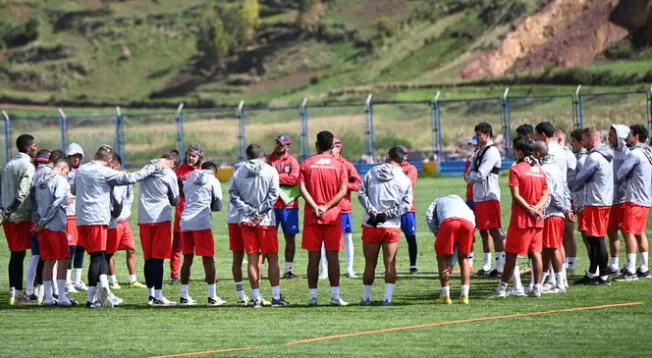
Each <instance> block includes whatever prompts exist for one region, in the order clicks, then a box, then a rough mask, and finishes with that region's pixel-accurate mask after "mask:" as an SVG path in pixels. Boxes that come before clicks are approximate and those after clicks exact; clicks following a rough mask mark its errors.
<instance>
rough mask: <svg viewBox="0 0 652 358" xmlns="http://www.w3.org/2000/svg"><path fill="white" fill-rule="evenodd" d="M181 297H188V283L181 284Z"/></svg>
mask: <svg viewBox="0 0 652 358" xmlns="http://www.w3.org/2000/svg"><path fill="white" fill-rule="evenodd" d="M181 297H183V298H185V299H188V285H181ZM209 297H210V296H209Z"/></svg>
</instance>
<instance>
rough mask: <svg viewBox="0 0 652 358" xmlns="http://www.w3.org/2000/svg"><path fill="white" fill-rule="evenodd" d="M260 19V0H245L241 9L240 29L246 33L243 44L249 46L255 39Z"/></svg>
mask: <svg viewBox="0 0 652 358" xmlns="http://www.w3.org/2000/svg"><path fill="white" fill-rule="evenodd" d="M259 19H260V5H258V0H244V3H243V4H242V8H241V9H240V21H239V27H240V30H241V31H242V33H243V34H244V37H243V40H244V41H243V44H242V46H247V45H248V44H249V43H251V41H252V40H253V39H254V35H255V34H256V28H257V27H258V22H259Z"/></svg>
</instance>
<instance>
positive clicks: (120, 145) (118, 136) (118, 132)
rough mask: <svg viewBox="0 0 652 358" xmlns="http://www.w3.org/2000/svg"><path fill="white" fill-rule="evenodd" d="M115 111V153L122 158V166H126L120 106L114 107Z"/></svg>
mask: <svg viewBox="0 0 652 358" xmlns="http://www.w3.org/2000/svg"><path fill="white" fill-rule="evenodd" d="M115 110H116V112H117V116H116V117H115V152H116V153H118V154H119V155H120V157H121V158H122V166H123V167H126V166H127V158H125V126H124V120H123V119H122V111H120V106H116V107H115Z"/></svg>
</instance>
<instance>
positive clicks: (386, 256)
mask: <svg viewBox="0 0 652 358" xmlns="http://www.w3.org/2000/svg"><path fill="white" fill-rule="evenodd" d="M406 154H407V153H406V152H405V151H404V149H403V147H402V146H398V147H394V148H392V149H390V150H389V152H388V153H387V159H386V160H385V163H384V164H381V165H378V166H375V167H373V168H371V170H369V171H368V172H367V174H366V175H365V177H364V181H363V182H362V186H361V187H360V194H359V195H358V200H359V201H360V204H362V208H363V209H364V211H365V215H364V217H363V218H362V242H363V244H362V245H363V246H362V247H363V252H364V257H365V265H364V275H363V278H362V284H363V293H362V301H361V302H360V304H361V305H362V306H370V305H371V286H372V285H373V283H374V279H375V276H376V264H377V263H378V254H379V253H380V249H381V248H382V250H383V263H384V264H385V296H384V298H383V305H384V306H391V305H392V297H393V295H394V285H395V284H396V252H397V251H398V242H399V240H401V231H400V228H401V217H402V216H403V215H404V214H405V213H407V212H408V211H409V210H410V208H411V207H412V183H411V181H410V179H409V178H408V177H407V176H406V175H405V174H404V173H403V168H402V167H401V164H402V163H403V161H404V160H405V156H406Z"/></svg>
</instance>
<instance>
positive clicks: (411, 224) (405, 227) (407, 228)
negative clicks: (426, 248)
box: [401, 212, 417, 236]
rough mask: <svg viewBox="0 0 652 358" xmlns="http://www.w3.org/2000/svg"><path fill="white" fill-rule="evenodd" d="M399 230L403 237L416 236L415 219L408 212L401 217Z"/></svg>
mask: <svg viewBox="0 0 652 358" xmlns="http://www.w3.org/2000/svg"><path fill="white" fill-rule="evenodd" d="M401 230H402V231H403V233H404V234H405V236H416V235H417V217H416V215H415V214H414V213H413V212H408V213H405V214H403V215H402V216H401Z"/></svg>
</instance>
